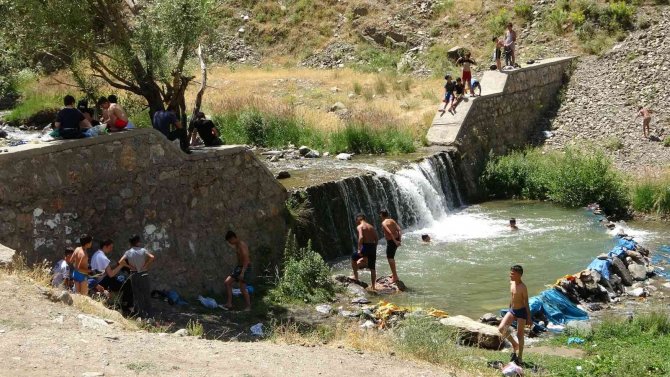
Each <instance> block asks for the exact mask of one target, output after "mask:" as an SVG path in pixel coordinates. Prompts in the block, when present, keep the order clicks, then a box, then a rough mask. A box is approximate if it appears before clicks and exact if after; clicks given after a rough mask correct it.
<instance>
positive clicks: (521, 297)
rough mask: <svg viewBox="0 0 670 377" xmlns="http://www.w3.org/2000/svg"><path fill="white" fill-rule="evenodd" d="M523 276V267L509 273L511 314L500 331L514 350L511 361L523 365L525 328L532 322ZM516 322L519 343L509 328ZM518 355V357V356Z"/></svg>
mask: <svg viewBox="0 0 670 377" xmlns="http://www.w3.org/2000/svg"><path fill="white" fill-rule="evenodd" d="M522 275H523V267H521V266H519V265H518V264H517V265H514V266H512V268H511V269H510V273H509V278H510V281H511V282H510V293H511V294H512V298H511V300H510V304H509V312H507V314H505V318H503V320H502V322H500V326H498V331H499V332H500V334H502V337H503V339H509V341H510V342H511V343H512V347H513V348H514V352H513V353H512V357H511V361H514V362H515V363H517V364H519V365H520V364H521V362H522V359H523V344H524V339H523V337H524V327H526V326H528V327H530V326H531V325H532V323H533V322H532V320H531V318H530V307H529V306H528V289H527V288H526V285H525V284H524V283H523V282H522V281H521V276H522ZM514 320H516V333H517V338H518V342H517V341H515V340H514V337H513V336H512V335H511V334H510V332H509V326H510V325H511V324H512V322H514ZM517 355H518V356H517Z"/></svg>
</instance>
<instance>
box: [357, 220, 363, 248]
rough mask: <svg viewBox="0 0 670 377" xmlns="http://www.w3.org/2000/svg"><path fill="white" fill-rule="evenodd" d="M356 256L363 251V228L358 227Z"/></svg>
mask: <svg viewBox="0 0 670 377" xmlns="http://www.w3.org/2000/svg"><path fill="white" fill-rule="evenodd" d="M357 229H358V254H359V255H360V254H361V252H362V251H363V227H362V226H359V227H358V228H357Z"/></svg>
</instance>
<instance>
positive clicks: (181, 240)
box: [0, 129, 287, 293]
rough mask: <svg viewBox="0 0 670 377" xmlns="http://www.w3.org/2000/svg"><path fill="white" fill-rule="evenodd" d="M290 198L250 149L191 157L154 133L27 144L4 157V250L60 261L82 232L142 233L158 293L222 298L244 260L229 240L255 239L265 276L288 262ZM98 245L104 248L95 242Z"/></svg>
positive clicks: (0, 162)
mask: <svg viewBox="0 0 670 377" xmlns="http://www.w3.org/2000/svg"><path fill="white" fill-rule="evenodd" d="M286 198H287V192H286V190H285V189H284V188H283V186H281V185H280V184H279V183H278V182H277V181H276V180H275V179H274V177H273V176H272V174H271V173H270V171H269V170H268V169H267V168H266V167H265V166H264V165H263V164H262V163H261V162H260V161H258V160H257V159H256V157H255V156H254V155H253V153H252V152H250V151H248V150H246V149H245V148H243V147H236V146H231V147H219V148H212V149H209V150H207V151H196V152H194V153H193V154H192V155H186V154H184V153H182V152H181V151H180V150H179V148H178V147H177V146H175V145H174V144H173V143H170V142H169V141H168V140H167V139H166V138H165V137H163V136H162V135H161V134H160V133H158V132H156V131H154V130H146V129H145V130H133V131H130V132H124V133H118V134H112V135H103V136H99V137H95V138H91V139H82V140H75V141H59V142H52V143H48V144H27V145H23V146H20V147H16V148H13V149H12V152H10V153H3V154H0V243H2V244H5V245H7V246H8V247H10V248H12V249H15V250H17V251H18V252H21V253H25V254H26V256H27V257H28V260H29V261H31V262H35V261H39V260H42V259H44V258H46V259H48V260H50V261H55V260H57V259H59V258H60V257H61V255H62V251H63V248H64V247H65V246H66V245H74V244H75V243H76V242H77V239H78V238H79V236H80V234H82V233H89V234H91V235H92V236H93V237H94V239H95V240H97V241H101V240H103V239H106V238H111V239H113V240H114V242H115V246H114V252H113V254H112V255H111V256H110V259H111V260H112V261H115V260H118V259H119V258H120V257H121V255H122V254H123V252H124V251H125V250H126V249H128V241H127V240H128V238H129V236H130V235H131V234H134V233H136V234H139V235H140V236H141V237H142V238H143V242H144V244H145V245H146V247H147V248H148V249H149V250H151V251H153V252H154V253H155V255H156V262H155V264H154V265H153V266H152V269H151V272H152V282H153V285H154V287H157V288H161V287H165V288H167V287H170V288H176V289H179V290H180V292H190V293H202V292H206V291H213V292H218V291H220V290H222V288H223V279H224V278H225V277H226V276H227V275H228V274H229V273H230V271H231V269H232V268H233V267H234V265H235V263H236V258H235V253H234V251H233V250H232V249H231V248H230V247H228V245H227V243H226V242H225V240H224V235H225V233H226V231H227V230H229V229H232V230H234V231H235V232H236V233H237V234H238V235H239V236H240V238H242V239H243V240H245V241H247V242H248V244H249V246H250V249H251V252H252V255H251V257H252V264H253V267H254V270H255V271H256V272H258V271H259V270H260V269H262V268H263V267H265V266H266V265H267V264H268V263H269V262H271V261H278V260H279V258H280V257H281V255H282V252H281V251H282V249H283V244H284V236H285V232H286V222H285V214H284V202H285V200H286ZM94 245H95V244H94Z"/></svg>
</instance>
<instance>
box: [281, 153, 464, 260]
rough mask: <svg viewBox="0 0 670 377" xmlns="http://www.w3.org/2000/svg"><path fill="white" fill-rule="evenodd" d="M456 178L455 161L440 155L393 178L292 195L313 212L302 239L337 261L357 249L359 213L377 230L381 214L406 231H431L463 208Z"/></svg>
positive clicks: (350, 181)
mask: <svg viewBox="0 0 670 377" xmlns="http://www.w3.org/2000/svg"><path fill="white" fill-rule="evenodd" d="M457 177H458V175H457V172H456V169H455V167H454V164H453V162H452V159H451V156H450V155H449V154H447V153H439V154H436V155H433V156H431V157H428V158H425V159H423V160H422V161H421V162H417V163H413V164H411V165H409V166H407V167H405V168H403V169H400V170H398V171H396V172H394V173H391V172H387V171H384V170H381V169H379V170H374V171H373V172H371V173H370V174H364V175H360V176H356V177H351V178H346V179H342V180H339V181H335V182H328V183H325V184H321V185H317V186H312V187H308V188H307V189H305V190H304V191H299V192H297V193H294V197H296V198H298V200H304V199H308V200H309V202H310V204H311V208H312V215H311V216H312V219H311V220H312V225H311V226H310V227H309V228H308V229H302V230H299V231H298V236H299V237H300V238H301V240H302V241H306V240H307V239H311V240H312V242H313V244H314V247H315V248H316V249H317V250H318V251H319V252H321V253H322V255H324V256H325V257H336V256H340V255H344V254H347V253H350V252H351V251H352V250H353V248H354V245H355V242H356V239H355V223H354V218H355V216H356V215H357V214H359V213H363V214H365V215H366V216H367V217H368V219H369V220H370V221H371V222H372V224H375V225H377V226H379V224H380V222H381V219H380V217H379V212H380V211H381V210H382V209H386V210H388V211H389V212H390V214H391V216H392V217H393V218H395V219H397V221H398V223H399V224H400V226H401V227H402V228H403V229H407V228H415V227H427V226H430V225H431V224H433V223H435V222H437V221H440V220H441V219H443V218H444V217H445V216H446V215H447V213H449V212H450V211H453V210H454V209H456V208H458V207H460V206H462V205H463V204H464V202H463V198H462V195H461V192H460V189H459V184H458V179H457ZM380 234H381V233H380Z"/></svg>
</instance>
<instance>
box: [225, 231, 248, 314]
mask: <svg viewBox="0 0 670 377" xmlns="http://www.w3.org/2000/svg"><path fill="white" fill-rule="evenodd" d="M226 241H227V242H228V244H230V246H232V247H233V249H235V253H236V254H237V267H235V270H233V273H232V274H230V275H229V276H228V277H227V278H226V281H225V282H224V284H225V285H226V293H227V294H228V299H227V301H226V305H225V306H224V308H226V309H227V310H229V309H232V308H233V283H235V282H238V283H240V291H242V296H244V304H245V305H246V306H245V307H244V311H245V312H248V311H250V310H251V297H249V291H247V283H248V282H249V280H250V278H251V259H250V258H249V246H247V243H246V242H244V241H241V240H240V239H239V238H237V235H236V234H235V232H233V231H231V230H229V231H228V233H226Z"/></svg>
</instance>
